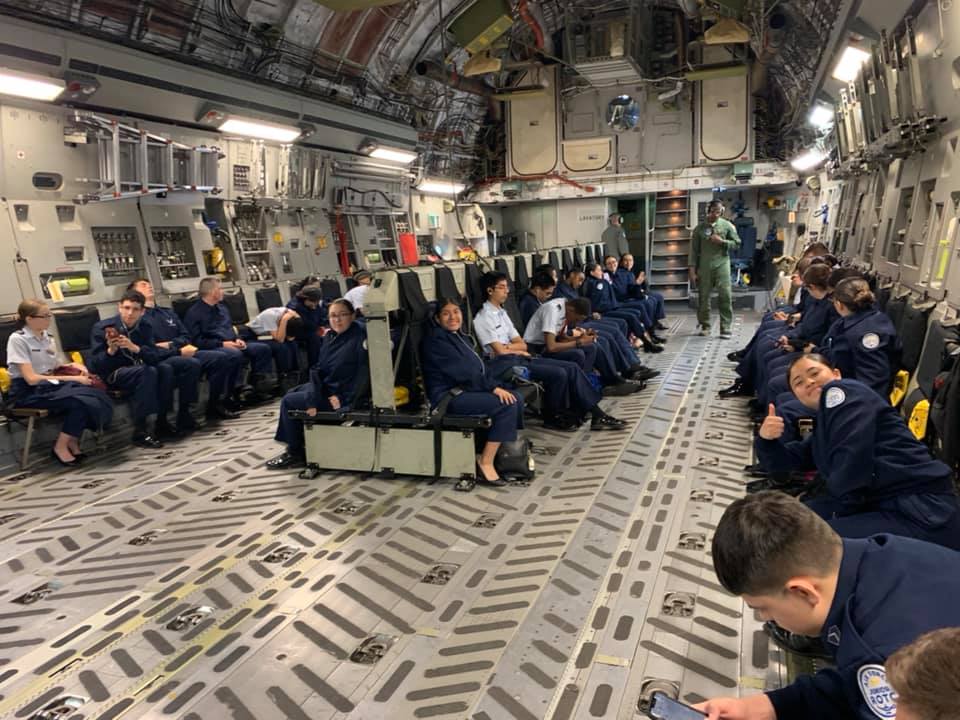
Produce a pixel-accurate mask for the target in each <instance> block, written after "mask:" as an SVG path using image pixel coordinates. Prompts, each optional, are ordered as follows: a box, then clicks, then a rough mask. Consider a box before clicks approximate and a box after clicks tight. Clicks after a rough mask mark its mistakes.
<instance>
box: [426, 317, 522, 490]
mask: <svg viewBox="0 0 960 720" xmlns="http://www.w3.org/2000/svg"><path fill="white" fill-rule="evenodd" d="M434 319H435V320H436V324H435V325H434V326H433V327H431V328H430V331H429V333H428V334H427V336H426V337H425V338H424V340H423V346H422V348H421V353H420V356H421V358H422V359H423V381H424V383H425V384H426V387H427V395H428V396H429V398H430V406H431V407H433V408H436V407H437V406H438V405H440V403H441V402H443V400H444V399H445V398H447V397H450V400H449V402H448V404H447V406H446V413H447V414H448V415H465V416H468V417H474V416H476V417H489V418H490V420H491V422H492V425H491V426H490V429H489V430H488V431H487V437H486V443H485V444H484V446H483V449H482V450H481V452H480V455H479V456H477V469H478V470H479V479H481V480H483V481H485V482H487V483H490V484H493V485H503V484H504V483H503V481H502V480H501V479H500V477H499V475H498V474H497V470H496V468H495V467H494V464H493V461H494V458H496V456H497V450H498V449H499V448H500V444H501V443H504V442H513V441H514V440H516V439H517V429H518V428H522V427H523V399H522V398H521V397H520V396H519V395H517V394H515V393H513V392H511V391H510V390H509V389H508V388H507V387H505V386H504V383H503V382H501V381H500V380H498V379H497V378H494V377H491V376H490V375H489V374H488V373H487V368H486V365H485V364H484V362H483V359H482V358H481V357H480V356H479V355H477V353H476V352H475V351H474V349H473V346H472V343H471V341H470V340H469V339H467V338H466V337H464V335H463V334H462V333H461V332H460V330H461V328H462V326H463V316H462V314H461V312H460V306H459V304H458V303H457V301H456V300H451V299H449V298H446V299H443V300H441V301H440V302H439V303H437V312H436V315H435V316H434ZM451 391H453V392H454V393H456V392H457V391H461V392H459V393H457V394H455V395H451Z"/></svg>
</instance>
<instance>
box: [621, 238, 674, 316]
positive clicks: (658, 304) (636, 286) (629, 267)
mask: <svg viewBox="0 0 960 720" xmlns="http://www.w3.org/2000/svg"><path fill="white" fill-rule="evenodd" d="M633 268H634V260H633V255H631V254H630V253H626V254H625V255H621V256H620V269H619V270H617V277H618V278H619V277H621V274H620V273H621V271H622V270H626V271H627V272H628V273H629V274H630V277H629V278H623V280H621V281H620V282H625V284H626V285H627V287H628V288H629V289H628V290H627V292H628V293H632V294H633V296H635V297H642V298H647V299H649V300H650V301H651V303H652V305H653V319H654V321H655V325H654V326H653V327H654V329H655V330H666V329H667V326H666V325H664V324H663V323H662V322H660V321H661V320H663V319H664V318H666V317H667V311H666V309H665V308H664V305H663V294H662V293H658V292H654V291H653V290H650V289H649V288H648V287H647V273H646V272H645V271H643V270H640V271H639V272H634V269H633Z"/></svg>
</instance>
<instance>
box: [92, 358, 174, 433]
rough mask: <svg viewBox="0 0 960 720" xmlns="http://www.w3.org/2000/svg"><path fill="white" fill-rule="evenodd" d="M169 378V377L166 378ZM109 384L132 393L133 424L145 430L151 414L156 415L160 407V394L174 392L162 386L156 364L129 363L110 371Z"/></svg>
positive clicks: (138, 428) (137, 428)
mask: <svg viewBox="0 0 960 720" xmlns="http://www.w3.org/2000/svg"><path fill="white" fill-rule="evenodd" d="M165 379H166V380H169V378H168V377H166V378H165ZM107 385H109V386H110V387H111V388H114V389H116V390H122V391H123V392H125V393H128V394H129V395H130V409H131V410H132V411H133V424H134V427H135V429H136V430H138V431H141V430H143V427H144V425H145V424H146V422H147V418H148V417H149V416H150V415H156V414H157V412H158V411H159V409H160V396H161V394H163V393H166V392H172V390H170V389H169V388H166V387H164V388H161V386H160V372H159V371H158V370H157V367H156V366H154V365H128V366H127V367H122V368H120V369H118V370H115V371H114V372H112V373H110V377H109V378H108V379H107Z"/></svg>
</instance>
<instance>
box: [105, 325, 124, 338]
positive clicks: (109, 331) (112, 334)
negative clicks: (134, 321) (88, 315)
mask: <svg viewBox="0 0 960 720" xmlns="http://www.w3.org/2000/svg"><path fill="white" fill-rule="evenodd" d="M103 334H104V335H105V336H106V338H107V340H116V339H117V338H118V337H120V331H119V330H117V329H116V328H115V327H114V326H113V325H110V326H108V327H105V328H104V329H103Z"/></svg>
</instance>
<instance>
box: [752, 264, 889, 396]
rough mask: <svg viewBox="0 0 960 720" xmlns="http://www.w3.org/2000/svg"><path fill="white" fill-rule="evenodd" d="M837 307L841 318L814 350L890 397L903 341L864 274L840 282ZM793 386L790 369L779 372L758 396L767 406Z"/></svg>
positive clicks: (848, 375)
mask: <svg viewBox="0 0 960 720" xmlns="http://www.w3.org/2000/svg"><path fill="white" fill-rule="evenodd" d="M833 308H834V310H836V312H837V314H838V315H840V319H839V320H837V321H836V322H835V323H833V325H831V326H830V329H829V330H827V334H826V335H825V336H824V338H823V341H822V342H821V344H820V345H819V346H818V347H817V348H816V349H814V351H815V352H819V353H820V354H822V355H824V356H825V357H826V358H827V359H828V360H829V361H830V362H831V363H833V365H834V366H835V367H836V368H837V369H838V370H839V371H840V372H841V373H842V375H843V377H845V378H849V379H852V380H859V381H860V382H862V383H863V384H865V385H869V386H870V387H871V388H873V390H874V392H876V393H878V394H879V395H881V396H883V397H887V395H888V393H889V392H890V385H891V383H892V382H893V376H894V375H895V374H896V371H897V367H898V362H899V356H900V341H899V340H898V339H897V331H896V328H894V327H893V323H892V322H891V321H890V318H888V317H887V316H886V314H884V313H882V312H881V311H880V310H878V309H877V308H876V299H875V298H874V296H873V293H872V292H870V286H869V285H868V284H867V281H866V280H862V279H860V278H847V279H846V280H841V281H840V282H839V283H837V285H836V287H835V288H834V290H833ZM790 389H791V388H789V387H787V375H786V373H779V372H778V373H777V374H775V375H771V376H770V380H769V381H768V382H767V383H766V385H765V386H763V387H759V388H757V390H758V397H757V399H758V401H759V402H761V403H763V405H762V406H761V407H766V405H768V404H769V402H770V400H771V399H773V398H776V397H777V396H778V395H780V394H781V393H783V392H786V391H787V390H790Z"/></svg>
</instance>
